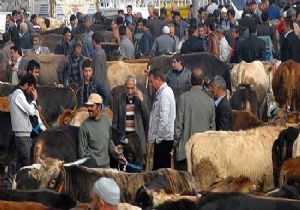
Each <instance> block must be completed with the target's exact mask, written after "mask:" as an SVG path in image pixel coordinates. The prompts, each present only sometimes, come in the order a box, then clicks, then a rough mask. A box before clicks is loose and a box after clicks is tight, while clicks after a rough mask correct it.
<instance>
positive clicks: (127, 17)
mask: <svg viewBox="0 0 300 210" xmlns="http://www.w3.org/2000/svg"><path fill="white" fill-rule="evenodd" d="M125 25H126V26H127V27H129V28H130V29H133V27H134V16H133V14H132V5H128V6H127V14H126V15H125Z"/></svg>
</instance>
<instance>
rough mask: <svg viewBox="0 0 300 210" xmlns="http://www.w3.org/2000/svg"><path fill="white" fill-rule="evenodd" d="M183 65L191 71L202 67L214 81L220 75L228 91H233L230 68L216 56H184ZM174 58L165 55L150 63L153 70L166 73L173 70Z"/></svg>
mask: <svg viewBox="0 0 300 210" xmlns="http://www.w3.org/2000/svg"><path fill="white" fill-rule="evenodd" d="M182 56H183V65H184V66H185V67H187V68H189V69H191V70H192V69H194V68H196V67H200V68H201V69H202V71H203V72H204V74H205V76H206V77H208V78H209V79H213V77H214V76H216V75H220V76H222V77H223V78H224V79H225V81H226V86H227V89H228V90H230V91H231V81H230V73H229V67H228V66H227V65H226V64H225V63H224V62H222V61H220V60H218V59H216V58H215V57H214V56H212V55H210V54H208V53H191V54H184V55H182ZM171 59H172V56H170V55H163V56H158V57H152V58H151V59H150V61H149V65H150V67H151V69H154V68H158V69H161V70H162V71H163V72H164V73H167V71H168V70H171V69H172V65H171Z"/></svg>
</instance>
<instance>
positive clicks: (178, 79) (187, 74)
mask: <svg viewBox="0 0 300 210" xmlns="http://www.w3.org/2000/svg"><path fill="white" fill-rule="evenodd" d="M171 62H172V67H173V68H172V70H169V71H168V72H167V73H166V75H165V78H166V83H167V84H168V86H169V87H170V88H171V89H172V90H173V93H174V96H175V100H176V102H177V101H178V98H179V96H180V95H181V94H182V93H184V92H186V91H189V90H190V89H191V87H192V86H191V83H190V80H191V70H190V69H188V68H186V67H184V66H183V58H182V55H181V54H179V53H178V54H175V55H173V57H172V61H171Z"/></svg>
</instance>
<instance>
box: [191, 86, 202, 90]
mask: <svg viewBox="0 0 300 210" xmlns="http://www.w3.org/2000/svg"><path fill="white" fill-rule="evenodd" d="M191 90H201V91H203V87H202V86H200V85H195V86H192V89H191Z"/></svg>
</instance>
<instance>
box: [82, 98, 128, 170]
mask: <svg viewBox="0 0 300 210" xmlns="http://www.w3.org/2000/svg"><path fill="white" fill-rule="evenodd" d="M102 103H103V102H102V98H101V96H100V95H99V94H97V93H93V94H91V95H90V96H89V98H88V101H87V102H86V103H85V105H86V106H87V108H88V112H89V118H88V119H87V120H85V121H84V122H83V123H82V125H81V127H80V129H79V133H78V139H79V141H78V142H79V143H78V157H79V158H84V157H88V158H90V159H92V160H93V161H95V164H94V166H90V167H99V168H109V163H110V159H109V154H110V155H111V156H112V157H114V158H119V160H124V156H123V155H119V154H118V153H117V152H116V150H115V148H116V146H115V144H114V143H113V141H112V133H111V125H110V122H109V120H108V119H107V117H106V116H104V115H101V109H102Z"/></svg>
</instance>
